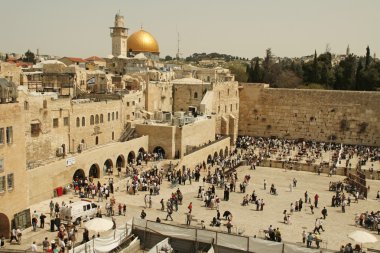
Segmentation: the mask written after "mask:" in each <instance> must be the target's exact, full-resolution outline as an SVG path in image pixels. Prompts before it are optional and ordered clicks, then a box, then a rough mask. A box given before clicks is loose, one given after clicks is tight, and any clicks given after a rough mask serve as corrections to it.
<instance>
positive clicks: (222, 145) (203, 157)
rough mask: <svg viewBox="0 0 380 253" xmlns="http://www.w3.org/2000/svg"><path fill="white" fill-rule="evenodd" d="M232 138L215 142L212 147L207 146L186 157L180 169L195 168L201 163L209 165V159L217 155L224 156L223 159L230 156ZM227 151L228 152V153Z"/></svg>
mask: <svg viewBox="0 0 380 253" xmlns="http://www.w3.org/2000/svg"><path fill="white" fill-rule="evenodd" d="M230 142H231V140H230V138H229V137H227V138H224V139H221V140H218V141H215V142H214V143H212V144H211V145H207V146H205V147H204V148H202V149H200V150H198V151H195V152H193V153H190V154H188V155H185V156H184V157H183V158H182V159H181V162H180V163H179V165H178V168H182V166H185V167H186V168H191V169H193V168H195V166H196V165H199V163H203V162H205V163H207V159H208V158H209V157H211V158H214V156H215V155H220V154H222V155H223V157H224V156H225V155H226V154H229V152H230V151H231V148H230ZM226 151H227V152H226Z"/></svg>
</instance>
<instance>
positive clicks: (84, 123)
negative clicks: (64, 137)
mask: <svg viewBox="0 0 380 253" xmlns="http://www.w3.org/2000/svg"><path fill="white" fill-rule="evenodd" d="M83 126H86V118H85V117H82V127H83Z"/></svg>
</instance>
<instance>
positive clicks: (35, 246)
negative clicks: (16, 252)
mask: <svg viewBox="0 0 380 253" xmlns="http://www.w3.org/2000/svg"><path fill="white" fill-rule="evenodd" d="M31 251H33V252H36V251H37V244H36V242H33V243H32V246H31Z"/></svg>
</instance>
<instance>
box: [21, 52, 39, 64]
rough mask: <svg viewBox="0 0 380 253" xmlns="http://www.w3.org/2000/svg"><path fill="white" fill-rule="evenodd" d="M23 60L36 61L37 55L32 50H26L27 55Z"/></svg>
mask: <svg viewBox="0 0 380 253" xmlns="http://www.w3.org/2000/svg"><path fill="white" fill-rule="evenodd" d="M22 60H23V61H25V62H31V63H36V59H35V55H34V53H33V52H32V51H30V50H28V51H26V53H25V57H24V58H23V59H22Z"/></svg>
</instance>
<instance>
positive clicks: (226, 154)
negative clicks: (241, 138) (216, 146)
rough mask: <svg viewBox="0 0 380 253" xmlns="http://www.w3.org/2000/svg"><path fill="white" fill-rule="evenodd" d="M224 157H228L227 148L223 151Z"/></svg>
mask: <svg viewBox="0 0 380 253" xmlns="http://www.w3.org/2000/svg"><path fill="white" fill-rule="evenodd" d="M224 157H228V147H226V148H225V149H224Z"/></svg>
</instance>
